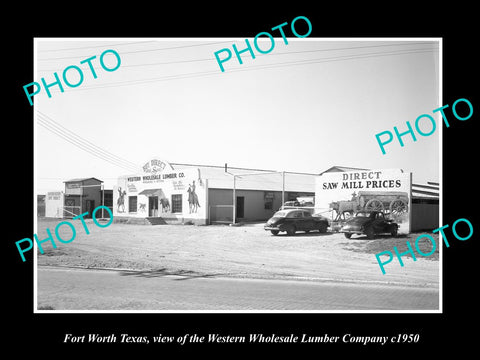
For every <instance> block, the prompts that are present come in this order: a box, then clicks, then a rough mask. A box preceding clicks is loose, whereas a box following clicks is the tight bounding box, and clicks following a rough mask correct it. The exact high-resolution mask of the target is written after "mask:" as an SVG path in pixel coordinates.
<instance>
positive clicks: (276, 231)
mask: <svg viewBox="0 0 480 360" xmlns="http://www.w3.org/2000/svg"><path fill="white" fill-rule="evenodd" d="M270 232H271V233H272V234H273V235H275V236H276V235H278V233H279V232H280V231H279V230H270Z"/></svg>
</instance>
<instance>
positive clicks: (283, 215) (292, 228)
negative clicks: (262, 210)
mask: <svg viewBox="0 0 480 360" xmlns="http://www.w3.org/2000/svg"><path fill="white" fill-rule="evenodd" d="M327 227H328V221H327V219H326V218H324V217H320V216H312V214H310V212H309V211H308V210H299V209H286V210H280V211H277V212H276V213H275V214H273V216H272V217H271V218H270V219H269V220H268V221H267V223H266V224H265V226H264V228H265V230H267V231H270V232H271V233H272V234H273V235H278V233H279V232H280V231H286V232H287V234H288V235H295V232H297V231H305V232H306V233H308V232H310V231H311V230H318V231H320V232H326V231H327Z"/></svg>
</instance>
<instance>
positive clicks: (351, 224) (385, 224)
mask: <svg viewBox="0 0 480 360" xmlns="http://www.w3.org/2000/svg"><path fill="white" fill-rule="evenodd" d="M340 232H342V233H344V235H345V237H346V238H347V239H350V237H351V236H352V235H353V234H359V235H361V234H365V235H367V237H368V238H369V239H371V238H373V237H374V236H375V234H384V233H389V234H391V235H392V236H397V232H398V224H396V223H394V222H392V220H389V219H386V218H385V216H384V215H383V213H382V212H381V211H359V212H357V213H356V214H355V216H354V217H352V218H350V219H348V220H347V221H346V222H345V225H344V226H342V228H341V229H340Z"/></svg>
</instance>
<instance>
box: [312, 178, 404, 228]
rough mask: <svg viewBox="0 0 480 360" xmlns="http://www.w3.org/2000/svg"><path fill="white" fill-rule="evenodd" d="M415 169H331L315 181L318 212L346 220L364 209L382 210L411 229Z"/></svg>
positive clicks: (316, 209) (400, 224) (388, 216)
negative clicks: (412, 177) (412, 179)
mask: <svg viewBox="0 0 480 360" xmlns="http://www.w3.org/2000/svg"><path fill="white" fill-rule="evenodd" d="M411 200H412V199H411V173H405V172H403V171H402V170H401V169H378V170H365V171H360V170H359V171H347V172H330V173H324V174H322V175H320V176H319V177H318V178H317V179H316V183H315V212H317V213H323V214H325V215H326V214H329V215H328V216H331V218H332V220H344V219H346V218H348V217H350V216H352V215H353V214H354V213H355V212H357V211H360V210H379V211H382V212H383V213H384V214H385V215H386V217H387V218H390V219H392V220H394V221H395V222H396V223H397V224H399V226H400V227H399V229H398V231H399V233H409V232H410V210H411V207H412V206H411Z"/></svg>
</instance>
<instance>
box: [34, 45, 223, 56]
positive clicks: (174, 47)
mask: <svg viewBox="0 0 480 360" xmlns="http://www.w3.org/2000/svg"><path fill="white" fill-rule="evenodd" d="M227 42H228V41H219V42H212V43H202V44H193V45H181V46H173V47H167V48H158V49H144V50H132V51H122V55H123V54H134V53H145V52H152V51H163V50H173V49H183V48H191V47H198V46H207V45H218V44H224V43H227ZM107 46H108V45H107ZM64 59H78V56H63V57H55V58H45V59H38V61H47V60H64Z"/></svg>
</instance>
